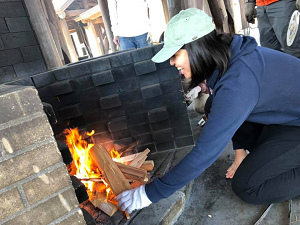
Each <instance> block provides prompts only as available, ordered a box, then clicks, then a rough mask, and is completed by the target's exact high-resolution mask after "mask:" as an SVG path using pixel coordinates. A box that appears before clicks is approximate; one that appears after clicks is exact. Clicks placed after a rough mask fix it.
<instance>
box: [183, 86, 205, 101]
mask: <svg viewBox="0 0 300 225" xmlns="http://www.w3.org/2000/svg"><path fill="white" fill-rule="evenodd" d="M199 92H201V87H200V86H197V87H194V88H193V89H192V90H190V91H189V92H188V93H187V94H186V95H185V98H186V100H190V101H194V99H195V98H197V97H198V94H199Z"/></svg>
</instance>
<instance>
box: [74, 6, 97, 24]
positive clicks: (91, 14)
mask: <svg viewBox="0 0 300 225" xmlns="http://www.w3.org/2000/svg"><path fill="white" fill-rule="evenodd" d="M99 16H101V12H100V7H99V5H96V6H94V7H93V8H90V9H88V10H86V11H85V12H83V13H81V14H80V15H79V16H77V17H76V18H74V20H75V22H79V21H80V20H93V19H96V18H97V17H99Z"/></svg>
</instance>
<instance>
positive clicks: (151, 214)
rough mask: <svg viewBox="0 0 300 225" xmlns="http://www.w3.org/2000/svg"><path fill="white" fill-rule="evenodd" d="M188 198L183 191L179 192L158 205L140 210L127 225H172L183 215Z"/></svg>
mask: <svg viewBox="0 0 300 225" xmlns="http://www.w3.org/2000/svg"><path fill="white" fill-rule="evenodd" d="M185 199H186V196H185V194H184V193H183V192H182V191H177V192H175V193H174V194H173V195H171V196H170V197H169V198H166V199H162V200H161V201H159V202H158V203H154V204H151V205H150V206H148V207H146V208H144V209H142V210H140V211H139V212H138V213H137V214H136V215H135V216H134V217H133V218H132V219H130V220H127V222H126V223H125V224H126V225H129V224H130V225H141V224H147V225H158V224H161V225H166V224H168V225H172V224H174V223H175V222H176V221H177V218H178V217H179V216H180V215H181V213H182V211H183V209H184V206H185V203H186V201H185Z"/></svg>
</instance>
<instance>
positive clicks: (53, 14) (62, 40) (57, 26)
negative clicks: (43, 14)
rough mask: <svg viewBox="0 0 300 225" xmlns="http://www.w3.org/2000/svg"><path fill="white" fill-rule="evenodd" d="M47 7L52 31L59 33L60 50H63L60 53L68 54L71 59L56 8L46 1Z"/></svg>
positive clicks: (50, 0)
mask: <svg viewBox="0 0 300 225" xmlns="http://www.w3.org/2000/svg"><path fill="white" fill-rule="evenodd" d="M45 7H46V10H47V13H48V17H49V21H50V22H51V23H52V24H53V27H50V28H51V31H52V30H54V29H55V30H56V33H57V37H58V40H59V44H60V48H61V49H58V51H59V50H60V52H62V51H64V52H65V53H66V55H67V56H68V58H69V59H70V58H71V55H70V52H69V49H68V46H67V43H66V40H65V38H64V35H63V33H62V30H61V28H60V24H59V20H58V17H57V14H56V12H55V9H54V6H53V4H52V0H45ZM56 45H57V44H56ZM63 64H65V61H64V60H63Z"/></svg>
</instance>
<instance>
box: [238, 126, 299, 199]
mask: <svg viewBox="0 0 300 225" xmlns="http://www.w3.org/2000/svg"><path fill="white" fill-rule="evenodd" d="M259 132H260V133H259ZM247 136H248V138H244V137H247ZM235 138H236V141H237V142H238V143H239V144H240V145H241V146H242V147H243V148H244V149H247V150H249V151H250V154H248V156H247V157H246V158H245V159H244V161H243V162H242V163H241V165H240V166H239V168H238V169H237V171H236V173H235V175H234V177H233V180H232V189H233V191H234V192H235V193H236V194H237V195H238V196H239V197H240V198H241V199H242V200H244V201H245V202H248V203H251V204H270V203H274V202H280V201H284V200H288V199H291V198H293V197H295V196H298V195H300V127H292V126H282V125H262V124H254V123H250V122H246V123H244V124H243V125H242V126H241V127H240V128H239V130H238V131H237V133H236V135H235Z"/></svg>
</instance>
